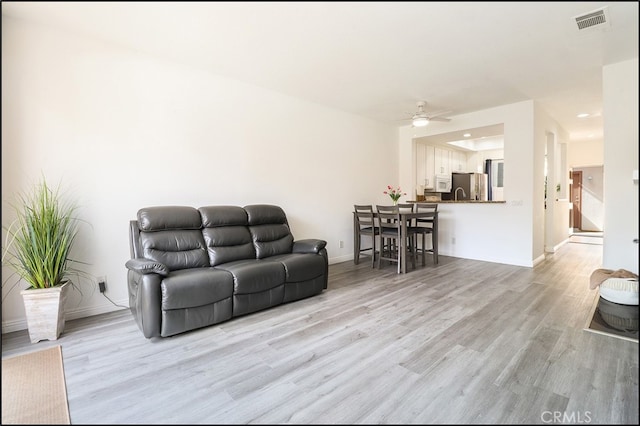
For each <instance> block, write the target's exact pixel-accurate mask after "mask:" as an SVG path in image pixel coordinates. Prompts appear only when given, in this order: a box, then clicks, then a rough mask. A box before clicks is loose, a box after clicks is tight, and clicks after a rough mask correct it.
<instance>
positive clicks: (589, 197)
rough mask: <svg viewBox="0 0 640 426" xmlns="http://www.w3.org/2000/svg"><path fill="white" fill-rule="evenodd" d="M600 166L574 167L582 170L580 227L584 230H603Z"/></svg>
mask: <svg viewBox="0 0 640 426" xmlns="http://www.w3.org/2000/svg"><path fill="white" fill-rule="evenodd" d="M602 169H603V167H602V166H593V167H574V168H573V170H574V171H581V172H582V199H581V205H582V207H581V209H580V211H581V212H582V215H581V216H582V219H581V226H580V228H581V229H582V230H585V231H603V230H604V174H603V170H602Z"/></svg>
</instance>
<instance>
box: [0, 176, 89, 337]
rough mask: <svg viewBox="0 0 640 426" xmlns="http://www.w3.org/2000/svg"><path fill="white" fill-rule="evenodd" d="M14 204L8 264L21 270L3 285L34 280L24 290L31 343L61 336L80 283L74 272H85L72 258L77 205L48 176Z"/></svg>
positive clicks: (5, 259)
mask: <svg viewBox="0 0 640 426" xmlns="http://www.w3.org/2000/svg"><path fill="white" fill-rule="evenodd" d="M13 208H14V210H15V213H16V215H17V217H16V219H15V220H14V221H13V222H12V223H11V225H10V226H8V227H4V229H5V231H6V241H5V243H6V244H5V246H4V248H3V253H2V263H3V265H4V264H7V265H9V266H10V267H11V268H12V269H13V270H14V271H15V274H12V275H11V276H10V277H9V278H8V279H7V280H5V281H3V283H2V284H3V286H4V285H5V284H6V282H8V280H10V279H12V278H13V279H14V280H15V282H14V283H13V284H12V287H11V289H13V288H15V286H17V285H18V284H19V283H20V282H21V281H25V282H26V283H27V284H28V285H29V287H28V288H26V289H25V290H22V291H21V294H22V297H23V300H24V307H25V312H26V317H27V326H28V329H29V338H30V339H31V343H36V342H39V341H40V340H56V339H57V338H58V337H59V336H60V334H61V333H62V331H63V329H64V324H65V311H64V305H65V301H66V297H67V294H68V291H69V288H70V287H71V286H74V284H73V283H72V282H71V280H70V276H71V275H72V274H75V275H77V274H78V273H79V272H80V271H78V270H76V269H75V268H74V267H73V266H72V265H71V263H72V262H74V261H73V260H71V259H70V258H69V254H70V252H71V248H72V247H73V244H74V241H75V238H76V235H77V233H78V230H79V224H80V221H79V220H78V219H77V218H76V216H75V212H76V205H75V203H73V202H69V201H65V200H63V198H62V197H61V195H60V192H59V187H58V188H55V189H52V188H50V187H49V185H48V184H47V182H46V180H45V179H42V181H41V182H40V183H39V184H36V185H35V186H34V187H33V188H32V189H31V191H30V192H26V193H24V194H21V195H19V196H18V201H17V204H14V205H13ZM16 275H17V279H16ZM11 289H10V290H11Z"/></svg>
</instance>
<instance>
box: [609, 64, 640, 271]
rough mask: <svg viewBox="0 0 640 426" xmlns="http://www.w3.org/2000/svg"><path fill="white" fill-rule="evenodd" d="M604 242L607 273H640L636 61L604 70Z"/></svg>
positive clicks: (611, 66)
mask: <svg viewBox="0 0 640 426" xmlns="http://www.w3.org/2000/svg"><path fill="white" fill-rule="evenodd" d="M602 82H603V101H604V103H603V110H604V114H603V118H604V198H605V200H604V209H605V210H604V241H603V255H602V263H603V267H604V268H608V269H619V268H623V269H627V270H629V271H632V272H634V273H636V274H637V273H638V243H634V242H633V240H634V239H637V238H638V181H635V182H634V181H633V180H632V173H633V171H634V170H638V141H639V139H638V58H635V59H633V60H629V61H624V62H619V63H617V64H613V65H608V66H605V67H604V68H603V72H602Z"/></svg>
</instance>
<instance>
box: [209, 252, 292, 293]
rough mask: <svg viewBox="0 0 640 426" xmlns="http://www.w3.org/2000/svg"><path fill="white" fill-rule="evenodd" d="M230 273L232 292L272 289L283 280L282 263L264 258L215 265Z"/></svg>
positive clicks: (282, 282) (254, 291)
mask: <svg viewBox="0 0 640 426" xmlns="http://www.w3.org/2000/svg"><path fill="white" fill-rule="evenodd" d="M215 269H221V270H224V271H227V272H229V273H231V275H232V276H233V286H234V289H233V293H234V294H251V293H259V292H262V291H265V290H269V289H272V288H274V287H277V286H279V285H283V284H284V282H285V270H284V265H283V264H282V263H280V262H270V261H265V260H258V259H251V260H237V261H235V262H228V263H223V264H221V265H218V266H216V267H215Z"/></svg>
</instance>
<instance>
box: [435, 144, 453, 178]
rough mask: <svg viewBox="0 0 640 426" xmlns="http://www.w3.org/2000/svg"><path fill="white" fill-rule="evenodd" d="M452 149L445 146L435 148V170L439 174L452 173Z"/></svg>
mask: <svg viewBox="0 0 640 426" xmlns="http://www.w3.org/2000/svg"><path fill="white" fill-rule="evenodd" d="M449 154H450V151H449V150H448V149H444V148H434V158H435V172H436V174H437V175H447V174H449V173H451V160H450V155H449Z"/></svg>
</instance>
